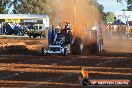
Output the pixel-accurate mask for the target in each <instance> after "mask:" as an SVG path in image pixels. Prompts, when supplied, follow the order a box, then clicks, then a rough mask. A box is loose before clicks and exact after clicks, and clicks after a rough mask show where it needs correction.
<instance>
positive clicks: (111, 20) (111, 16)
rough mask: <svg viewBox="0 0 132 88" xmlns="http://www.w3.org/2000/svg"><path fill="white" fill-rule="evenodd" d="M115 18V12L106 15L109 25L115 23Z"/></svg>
mask: <svg viewBox="0 0 132 88" xmlns="http://www.w3.org/2000/svg"><path fill="white" fill-rule="evenodd" d="M114 17H115V15H114V13H113V12H108V13H107V14H106V21H107V23H108V22H114Z"/></svg>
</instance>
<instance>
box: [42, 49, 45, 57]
mask: <svg viewBox="0 0 132 88" xmlns="http://www.w3.org/2000/svg"><path fill="white" fill-rule="evenodd" d="M44 55H45V53H44V47H42V56H44Z"/></svg>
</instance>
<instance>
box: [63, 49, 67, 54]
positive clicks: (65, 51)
mask: <svg viewBox="0 0 132 88" xmlns="http://www.w3.org/2000/svg"><path fill="white" fill-rule="evenodd" d="M64 56H67V48H64Z"/></svg>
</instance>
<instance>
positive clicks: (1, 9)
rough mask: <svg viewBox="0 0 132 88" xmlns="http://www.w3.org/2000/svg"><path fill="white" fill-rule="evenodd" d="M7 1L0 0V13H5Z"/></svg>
mask: <svg viewBox="0 0 132 88" xmlns="http://www.w3.org/2000/svg"><path fill="white" fill-rule="evenodd" d="M8 3H9V0H0V13H1V14H4V13H7V9H6V7H7V5H8Z"/></svg>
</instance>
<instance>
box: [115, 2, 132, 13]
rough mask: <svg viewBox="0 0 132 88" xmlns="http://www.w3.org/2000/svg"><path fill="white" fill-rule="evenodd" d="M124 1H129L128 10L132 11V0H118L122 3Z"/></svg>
mask: <svg viewBox="0 0 132 88" xmlns="http://www.w3.org/2000/svg"><path fill="white" fill-rule="evenodd" d="M123 1H126V3H127V11H132V0H117V2H120V3H122V2H123Z"/></svg>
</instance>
